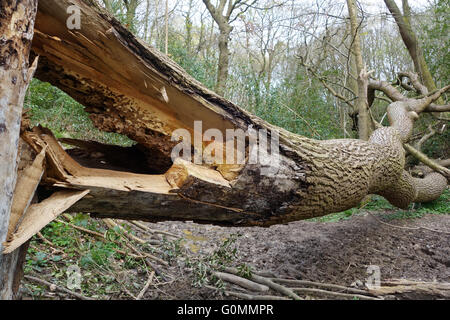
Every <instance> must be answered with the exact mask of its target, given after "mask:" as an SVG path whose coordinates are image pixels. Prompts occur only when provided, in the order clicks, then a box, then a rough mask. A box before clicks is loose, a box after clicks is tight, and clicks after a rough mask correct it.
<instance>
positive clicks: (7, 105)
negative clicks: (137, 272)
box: [0, 0, 37, 299]
mask: <svg viewBox="0 0 450 320" xmlns="http://www.w3.org/2000/svg"><path fill="white" fill-rule="evenodd" d="M36 10H37V1H36V0H21V1H20V0H16V1H2V2H1V3H0V12H1V14H0V34H1V35H2V39H1V41H0V190H1V192H0V249H1V251H3V242H4V241H5V240H6V237H7V233H8V226H9V222H10V215H11V206H12V201H13V194H14V188H15V185H16V178H17V167H18V161H19V159H18V152H19V148H18V147H19V133H20V123H21V116H22V107H23V100H24V97H25V93H26V90H27V87H28V84H29V82H30V81H31V78H32V76H33V71H34V68H35V65H34V66H32V67H29V65H28V57H29V53H30V48H31V40H32V38H33V26H34V20H35V15H36ZM25 253H26V245H24V246H22V248H19V249H18V250H16V251H14V252H13V253H10V254H7V255H4V254H1V253H0V299H11V298H12V297H13V296H14V295H15V294H16V292H17V289H18V279H19V281H20V278H21V275H20V273H21V266H22V262H23V259H24V255H25Z"/></svg>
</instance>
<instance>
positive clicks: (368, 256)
mask: <svg viewBox="0 0 450 320" xmlns="http://www.w3.org/2000/svg"><path fill="white" fill-rule="evenodd" d="M446 200H447V199H446ZM89 220H96V219H91V218H89ZM330 220H333V219H328V221H326V222H324V221H321V220H320V219H316V220H315V221H298V222H293V223H289V224H287V225H275V226H272V227H270V228H257V227H252V228H235V227H230V228H224V227H217V226H212V225H200V224H195V223H192V222H160V223H146V225H147V226H148V227H150V228H152V229H158V230H165V231H168V232H170V233H172V234H175V235H178V236H179V237H180V238H179V239H178V240H170V241H169V240H167V239H165V237H164V238H163V245H162V246H160V247H159V248H160V250H159V251H158V253H159V256H160V257H163V258H164V259H165V260H166V261H168V262H170V263H169V264H168V265H163V264H159V263H158V262H154V266H155V268H156V269H154V270H157V271H158V272H157V275H158V276H157V277H155V279H154V281H153V282H152V285H151V286H150V287H149V288H148V290H147V291H146V293H145V295H144V296H143V299H229V298H230V297H228V296H226V295H225V294H224V290H223V287H222V290H221V289H214V286H219V287H221V284H220V282H219V283H216V282H215V280H214V279H213V278H211V277H209V276H208V274H207V271H206V270H207V269H208V268H209V267H210V266H211V265H213V266H216V267H217V266H218V265H220V264H224V265H227V266H236V267H240V268H241V269H242V270H248V268H250V270H252V271H260V272H261V271H262V272H266V273H271V274H273V275H275V276H276V277H282V278H289V279H303V280H312V281H316V282H324V283H331V284H339V285H344V286H347V287H350V286H353V287H355V283H358V282H360V283H359V285H360V286H359V287H360V288H361V284H362V283H364V282H365V281H366V279H367V277H368V274H367V267H368V266H369V265H377V266H379V268H380V272H381V280H387V279H409V280H420V281H437V282H450V246H449V244H450V215H448V214H422V215H420V216H419V217H417V218H415V217H414V215H413V216H411V215H410V214H405V213H404V212H403V213H399V212H398V211H394V210H383V211H380V210H379V211H367V210H364V209H360V210H359V211H358V212H356V213H354V214H352V215H349V216H348V217H345V216H344V217H339V220H338V221H334V222H333V221H330ZM380 221H384V222H385V223H382V222H380ZM73 222H75V220H74V221H73ZM90 223H92V222H90ZM95 223H96V224H99V223H101V221H100V220H99V221H96V222H95ZM386 223H388V224H389V225H388V224H386ZM394 225H395V226H396V227H395V226H394ZM127 226H128V224H127ZM97 228H100V229H101V227H97ZM128 229H129V231H130V232H132V233H134V234H135V235H136V236H138V237H140V238H142V239H150V238H153V239H159V240H161V239H162V238H161V235H155V234H152V235H149V233H146V232H143V230H142V229H139V228H137V227H136V226H134V225H133V226H131V227H128ZM55 230H57V225H53V231H52V230H50V231H46V232H43V234H44V235H45V236H46V237H47V238H48V239H50V240H51V241H53V244H54V247H53V248H51V247H52V246H50V250H49V245H48V244H44V243H42V241H41V240H40V239H34V240H33V241H32V244H31V249H30V251H29V254H28V258H27V264H26V269H25V274H27V275H32V276H35V277H39V278H41V279H45V280H47V281H49V282H52V283H59V284H60V285H62V286H64V281H66V280H65V279H66V276H65V275H64V270H65V268H67V266H68V265H69V264H70V261H73V263H75V264H77V265H80V263H81V267H82V275H83V277H84V280H83V281H84V282H83V283H84V284H83V286H82V288H83V289H82V293H83V294H84V295H86V296H91V297H94V298H96V299H132V298H133V297H136V296H137V294H138V293H139V292H140V290H141V289H142V287H143V286H144V284H145V283H146V281H147V279H148V274H149V272H148V270H149V269H146V268H143V267H142V264H139V263H134V264H133V263H126V258H124V257H120V256H119V257H117V258H114V261H112V260H111V259H110V260H108V261H110V262H109V263H108V264H104V265H103V266H101V265H102V263H101V261H99V260H98V259H99V258H98V257H97V259H95V257H94V256H93V251H92V250H93V249H92V248H91V249H90V250H91V251H89V250H88V251H86V250H84V251H83V249H82V248H83V246H84V245H85V244H86V243H89V240H83V239H81V240H80V241H77V243H78V244H79V248H81V249H79V250H76V251H67V250H63V251H64V253H63V254H61V253H58V252H57V250H58V247H57V246H58V245H59V246H60V247H62V248H63V249H64V245H65V244H64V243H61V239H64V238H63V237H62V238H61V237H60V238H58V237H55V233H53V234H52V233H51V232H55ZM44 231H45V230H44ZM100 231H102V230H100ZM442 231H444V232H442ZM55 243H56V244H55ZM71 246H73V244H72V245H71ZM94 247H95V245H94ZM161 248H162V249H161ZM39 255H40V257H37V256H39ZM89 255H90V256H91V258H92V257H93V258H94V260H95V261H97V265H96V266H95V267H92V265H91V267H89V266H90V264H89V263H83V259H84V260H86V258H87V257H88V256H89ZM155 255H156V254H155ZM55 256H59V257H61V259H54V257H55ZM36 257H37V258H36ZM100 259H102V257H100ZM124 260H125V262H124ZM39 261H40V262H39ZM110 263H113V264H114V265H112V266H111V265H110ZM101 270H104V272H102V271H101ZM358 280H359V281H358ZM118 283H119V284H120V285H117V284H118ZM205 284H206V286H205ZM222 285H223V283H222ZM224 288H225V289H226V290H232V291H238V292H239V291H240V289H239V287H237V286H235V285H231V284H228V283H227V284H225V287H224ZM57 291H58V290H55V289H54V288H52V290H50V289H49V288H47V287H45V286H40V285H37V284H35V283H33V282H32V281H29V280H24V282H23V285H22V289H21V292H22V294H23V299H68V298H71V297H70V296H67V295H66V294H64V293H60V292H57ZM77 292H80V291H77ZM271 294H274V293H271ZM303 297H305V298H311V297H308V296H303Z"/></svg>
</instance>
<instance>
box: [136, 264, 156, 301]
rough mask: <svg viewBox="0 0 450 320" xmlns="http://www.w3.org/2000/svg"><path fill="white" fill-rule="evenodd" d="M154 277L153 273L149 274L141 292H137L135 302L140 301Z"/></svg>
mask: <svg viewBox="0 0 450 320" xmlns="http://www.w3.org/2000/svg"><path fill="white" fill-rule="evenodd" d="M154 275H155V271H152V272H151V273H150V276H149V277H148V280H147V282H146V283H145V286H144V287H143V288H142V290H141V292H139V294H138V296H137V297H136V300H141V299H142V297H143V296H144V294H145V293H146V292H147V290H148V287H150V284H151V283H152V281H153V276H154Z"/></svg>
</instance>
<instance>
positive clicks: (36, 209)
mask: <svg viewBox="0 0 450 320" xmlns="http://www.w3.org/2000/svg"><path fill="white" fill-rule="evenodd" d="M88 193H89V190H82V191H70V190H64V191H58V192H55V193H54V194H52V195H51V196H50V197H49V198H47V199H45V200H43V201H42V202H40V203H36V204H33V205H31V206H30V207H29V208H28V210H27V212H26V213H25V216H24V218H23V220H22V221H21V223H20V224H19V227H18V229H17V231H15V232H14V233H13V234H11V235H10V237H9V239H8V241H7V242H5V243H3V247H4V249H3V253H4V254H6V253H11V252H13V251H14V250H16V249H17V248H18V247H20V246H21V245H22V244H23V243H25V242H26V241H27V240H29V239H31V237H33V236H34V235H35V234H36V233H38V232H39V231H40V230H41V229H42V228H44V227H45V226H46V225H47V224H49V223H50V222H51V221H53V220H54V219H55V218H56V217H57V216H58V215H60V214H61V213H63V212H64V211H65V210H67V209H68V208H70V207H71V206H72V205H73V204H74V203H75V202H77V201H78V200H80V199H81V198H83V197H84V196H85V195H86V194H88Z"/></svg>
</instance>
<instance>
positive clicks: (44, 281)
mask: <svg viewBox="0 0 450 320" xmlns="http://www.w3.org/2000/svg"><path fill="white" fill-rule="evenodd" d="M24 278H25V279H28V280H31V281H33V282H37V283H40V284H42V285H45V286H48V287H50V286H54V287H55V288H56V290H58V291H61V292H64V293H67V294H70V295H71V296H74V297H76V298H78V299H80V300H95V299H93V298H90V297H86V296H83V295H81V294H79V293H76V292H73V291H70V290H69V289H66V288H64V287H61V286H58V285H56V284H54V283H51V282H48V281H46V280H42V279H39V278H36V277H33V276H29V275H25V276H24Z"/></svg>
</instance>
